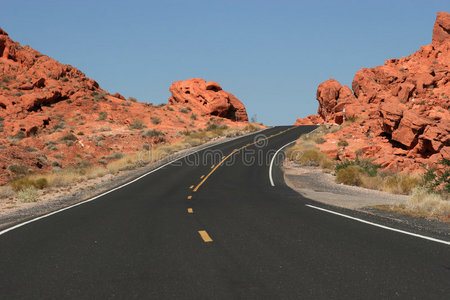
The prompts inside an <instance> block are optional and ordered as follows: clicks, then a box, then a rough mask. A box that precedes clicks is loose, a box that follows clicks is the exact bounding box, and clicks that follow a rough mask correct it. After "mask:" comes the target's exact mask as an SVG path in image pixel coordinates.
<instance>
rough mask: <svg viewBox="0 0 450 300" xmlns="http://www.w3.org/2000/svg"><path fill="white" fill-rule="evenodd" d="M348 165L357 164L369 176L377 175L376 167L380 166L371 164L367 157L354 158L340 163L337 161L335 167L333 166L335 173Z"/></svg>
mask: <svg viewBox="0 0 450 300" xmlns="http://www.w3.org/2000/svg"><path fill="white" fill-rule="evenodd" d="M349 166H358V167H360V168H361V170H362V171H363V173H365V174H366V175H368V176H371V177H374V176H376V175H377V173H378V168H379V167H380V166H379V165H376V164H373V163H372V162H371V161H370V160H368V159H359V158H356V159H355V160H344V161H342V162H340V163H337V164H336V167H335V171H336V173H337V172H338V171H339V170H340V169H345V168H347V167H349Z"/></svg>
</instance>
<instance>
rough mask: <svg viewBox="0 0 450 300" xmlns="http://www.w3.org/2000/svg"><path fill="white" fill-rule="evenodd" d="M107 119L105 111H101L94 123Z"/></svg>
mask: <svg viewBox="0 0 450 300" xmlns="http://www.w3.org/2000/svg"><path fill="white" fill-rule="evenodd" d="M107 117H108V113H107V112H106V111H101V112H99V114H98V119H97V120H96V121H103V120H105V119H106V118H107Z"/></svg>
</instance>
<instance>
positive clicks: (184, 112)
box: [179, 107, 190, 114]
mask: <svg viewBox="0 0 450 300" xmlns="http://www.w3.org/2000/svg"><path fill="white" fill-rule="evenodd" d="M179 111H180V113H183V114H187V113H188V112H189V111H190V108H189V107H183V108H180V110H179Z"/></svg>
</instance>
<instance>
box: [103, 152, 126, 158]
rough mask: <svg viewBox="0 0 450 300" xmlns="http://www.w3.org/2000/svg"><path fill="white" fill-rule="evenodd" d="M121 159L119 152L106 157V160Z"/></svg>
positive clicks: (121, 155)
mask: <svg viewBox="0 0 450 300" xmlns="http://www.w3.org/2000/svg"><path fill="white" fill-rule="evenodd" d="M122 157H123V154H122V153H120V152H115V153H113V154H110V155H108V156H107V157H106V159H120V158H122Z"/></svg>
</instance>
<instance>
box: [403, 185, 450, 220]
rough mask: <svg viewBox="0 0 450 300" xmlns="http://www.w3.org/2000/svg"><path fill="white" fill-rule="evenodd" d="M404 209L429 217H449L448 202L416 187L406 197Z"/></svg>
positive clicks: (449, 202)
mask: <svg viewBox="0 0 450 300" xmlns="http://www.w3.org/2000/svg"><path fill="white" fill-rule="evenodd" d="M406 209H408V210H410V211H414V212H416V213H420V214H423V215H429V216H447V217H449V216H450V200H448V199H445V198H444V196H442V195H440V194H436V193H430V192H428V190H427V189H426V188H423V187H416V188H414V189H413V191H412V193H411V196H410V197H408V201H407V204H406Z"/></svg>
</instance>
